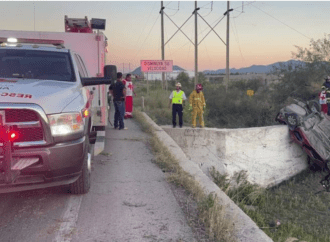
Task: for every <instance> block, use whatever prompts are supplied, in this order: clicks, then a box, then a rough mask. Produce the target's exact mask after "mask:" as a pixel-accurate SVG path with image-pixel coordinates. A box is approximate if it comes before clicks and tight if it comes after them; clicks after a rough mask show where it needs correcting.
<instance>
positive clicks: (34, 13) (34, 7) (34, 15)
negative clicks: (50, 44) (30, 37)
mask: <svg viewBox="0 0 330 242" xmlns="http://www.w3.org/2000/svg"><path fill="white" fill-rule="evenodd" d="M33 18H34V23H33V25H34V31H36V6H35V5H34V3H33Z"/></svg>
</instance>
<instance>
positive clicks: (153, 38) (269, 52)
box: [0, 1, 330, 72]
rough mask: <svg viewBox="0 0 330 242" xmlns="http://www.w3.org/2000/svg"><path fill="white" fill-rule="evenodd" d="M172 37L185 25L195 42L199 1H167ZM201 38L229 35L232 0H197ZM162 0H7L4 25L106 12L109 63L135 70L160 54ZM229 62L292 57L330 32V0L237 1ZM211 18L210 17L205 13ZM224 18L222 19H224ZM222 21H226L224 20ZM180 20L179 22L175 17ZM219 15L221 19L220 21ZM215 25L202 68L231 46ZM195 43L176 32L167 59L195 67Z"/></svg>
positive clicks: (19, 26) (39, 25)
mask: <svg viewBox="0 0 330 242" xmlns="http://www.w3.org/2000/svg"><path fill="white" fill-rule="evenodd" d="M163 4H164V6H165V9H164V12H165V13H166V15H167V16H166V15H165V16H164V29H165V34H164V35H165V43H166V42H167V41H168V40H169V39H170V38H171V36H172V35H173V34H174V33H175V32H176V31H177V30H178V28H177V27H176V26H175V24H176V25H177V26H181V25H182V24H183V23H184V22H185V21H186V20H188V18H189V17H191V18H190V19H189V20H188V21H187V23H186V24H185V25H184V26H183V27H182V31H183V32H184V33H185V34H186V35H187V36H188V37H189V38H190V40H191V41H192V42H193V43H194V41H195V32H194V31H195V30H194V29H195V17H194V16H192V12H193V11H194V7H195V2H194V1H164V3H163ZM197 6H198V7H199V8H200V10H199V11H198V13H199V14H200V15H201V16H202V17H198V42H199V41H201V40H202V39H203V38H204V36H205V35H206V34H207V33H208V32H209V31H210V28H209V27H208V25H207V24H206V23H205V22H204V20H205V21H206V22H207V23H208V24H209V25H211V26H212V27H213V26H215V24H217V23H218V25H216V27H215V28H214V30H215V32H216V33H217V34H218V35H219V36H220V38H221V39H222V40H223V42H226V26H227V18H226V17H225V18H223V17H224V15H223V14H224V13H225V12H226V10H227V1H198V2H197ZM160 7H161V2H160V1H66V2H62V1H0V23H1V28H0V29H1V30H25V31H50V32H64V16H65V15H68V17H69V18H84V17H85V16H87V17H88V19H92V18H103V19H106V30H105V31H104V34H105V35H106V36H107V38H108V44H109V47H108V50H109V53H108V56H107V64H115V65H117V68H118V70H121V71H122V70H123V69H124V72H128V71H132V70H134V69H135V68H137V67H139V66H140V60H161V16H160V14H159V11H160ZM230 8H233V11H232V12H230V20H229V23H230V27H229V53H230V60H229V61H230V68H236V69H239V68H243V67H249V66H252V65H268V64H272V63H275V62H279V61H287V60H290V59H292V58H293V54H292V53H294V52H296V51H297V48H296V46H299V47H303V48H308V47H309V44H310V41H311V39H314V40H318V39H323V38H325V35H327V34H329V32H330V30H329V12H330V1H243V2H242V1H230ZM203 19H204V20H203ZM221 19H222V20H221ZM220 20H221V21H220ZM172 21H173V22H174V23H175V24H174V23H173V22H172ZM219 21H220V22H219ZM220 38H219V37H218V36H217V35H216V34H215V33H214V32H211V33H209V35H207V36H206V38H205V39H204V40H203V41H202V42H201V43H200V44H199V45H198V70H199V71H203V70H217V69H224V68H226V45H225V44H224V43H223V42H222V40H221V39H220ZM194 50H195V47H194V45H193V44H192V43H191V42H190V41H189V40H188V38H187V37H186V36H185V35H184V34H183V33H181V32H180V31H179V32H177V33H176V34H175V35H174V37H173V38H172V39H170V41H169V42H168V43H167V44H166V46H165V59H166V60H173V64H174V65H178V66H180V67H182V68H184V69H186V70H190V71H194V66H195V54H194Z"/></svg>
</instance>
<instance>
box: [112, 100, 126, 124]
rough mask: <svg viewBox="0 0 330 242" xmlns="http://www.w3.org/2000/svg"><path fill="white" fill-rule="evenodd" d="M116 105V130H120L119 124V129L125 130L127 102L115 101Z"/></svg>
mask: <svg viewBox="0 0 330 242" xmlns="http://www.w3.org/2000/svg"><path fill="white" fill-rule="evenodd" d="M114 105H115V122H114V126H115V129H116V128H118V123H119V129H123V128H124V127H125V126H124V116H125V102H123V101H114Z"/></svg>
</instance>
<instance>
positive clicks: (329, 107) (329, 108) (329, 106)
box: [327, 103, 330, 115]
mask: <svg viewBox="0 0 330 242" xmlns="http://www.w3.org/2000/svg"><path fill="white" fill-rule="evenodd" d="M327 104H328V115H330V103H327Z"/></svg>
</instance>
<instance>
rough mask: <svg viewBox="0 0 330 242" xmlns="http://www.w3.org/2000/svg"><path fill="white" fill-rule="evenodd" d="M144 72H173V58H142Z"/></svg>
mask: <svg viewBox="0 0 330 242" xmlns="http://www.w3.org/2000/svg"><path fill="white" fill-rule="evenodd" d="M141 71H142V72H172V71H173V60H141Z"/></svg>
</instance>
